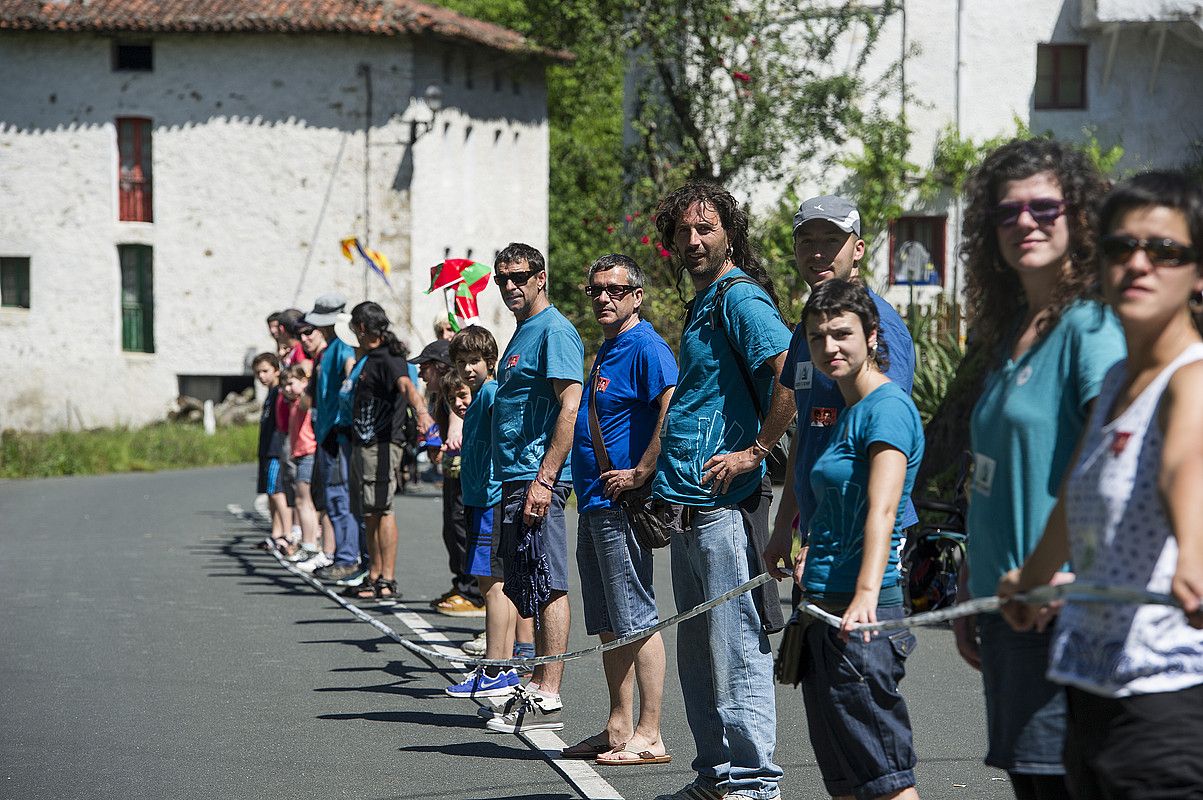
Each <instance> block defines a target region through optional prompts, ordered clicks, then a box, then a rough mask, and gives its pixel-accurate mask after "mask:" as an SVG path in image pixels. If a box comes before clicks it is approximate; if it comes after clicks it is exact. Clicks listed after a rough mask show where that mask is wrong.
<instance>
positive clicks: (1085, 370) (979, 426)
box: [968, 300, 1126, 597]
mask: <svg viewBox="0 0 1203 800" xmlns="http://www.w3.org/2000/svg"><path fill="white" fill-rule="evenodd" d="M1012 346H1013V340H1011V341H1008V343H1007V348H1008V351H1009V350H1010V349H1011V347H1012ZM1125 353H1126V347H1125V345H1124V336H1123V331H1122V330H1121V329H1120V326H1119V322H1118V321H1116V319H1115V316H1114V315H1113V314H1112V313H1111V311H1110V310H1109V309H1107V308H1104V307H1103V306H1102V305H1100V304H1098V303H1095V302H1092V301H1086V300H1079V301H1077V302H1075V303H1074V304H1072V305H1071V306H1069V307H1068V308H1066V309H1065V311H1064V313H1063V314H1062V315H1061V319H1060V320H1058V321H1057V324H1056V325H1055V326H1054V327H1053V329H1052V330H1050V331H1049V332H1048V333H1047V334H1046V335H1045V336H1044V337H1043V338H1042V339H1040V340H1039V341H1038V342H1037V343H1036V344H1035V345H1034V346H1033V347H1032V348H1031V349H1029V350H1028V351H1027V352H1026V353H1024V354H1023V355H1022V356H1021V357H1020V358H1019V360H1018V361H1012V360H1011V359H1010V358H1008V359H1007V360H1006V362H1005V363H1003V365H1002V366H1001V367H1000V368H999V369H997V370H995V371H994V372H992V373H991V374H990V375H988V376H987V377H986V382H985V386H984V388H983V390H982V395H981V397H980V398H979V399H978V401H977V405H975V406H974V407H973V415H972V417H971V418H970V423H969V433H970V446H971V447H972V448H973V482H972V484H971V486H970V493H969V519H968V527H969V547H968V554H969V591H970V593H971V594H972V595H973V596H974V597H989V596H991V595H993V594H994V590H995V589H996V588H997V586H998V579H999V578H1000V577H1002V575H1003V573H1005V572H1007V570H1010V569H1014V568H1015V567H1019V566H1022V565H1023V561H1024V559H1025V558H1027V556H1028V554H1029V553H1031V552H1032V550H1033V549H1035V547H1036V544H1037V543H1038V542H1039V541H1040V537H1041V536H1042V535H1043V534H1044V525H1045V523H1046V522H1048V518H1049V515H1050V514H1052V511H1053V506H1054V505H1056V502H1057V494H1058V492H1059V491H1060V490H1061V480H1062V478H1063V477H1064V475H1065V471H1066V469H1068V467H1069V459H1070V457H1071V456H1072V455H1073V451H1074V448H1076V447H1077V444H1078V438H1079V436H1080V435H1081V433H1082V428H1083V426H1084V425H1085V424H1086V420H1087V413H1086V410H1087V406H1088V405H1089V404H1090V402H1091V401H1092V400H1094V398H1095V397H1096V396H1097V395H1098V393H1099V387H1100V386H1101V385H1102V383H1103V376H1104V375H1106V374H1107V370H1108V369H1110V368H1111V365H1112V364H1114V363H1115V362H1116V361H1119V360H1120V359H1121V358H1123V357H1124V355H1125Z"/></svg>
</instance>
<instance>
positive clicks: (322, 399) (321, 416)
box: [313, 339, 355, 444]
mask: <svg viewBox="0 0 1203 800" xmlns="http://www.w3.org/2000/svg"><path fill="white" fill-rule="evenodd" d="M348 358H351V359H354V358H355V348H353V347H351V345H349V344H347V343H346V342H344V341H343V340H342V339H335V340H334V341H333V342H331V343H330V344H328V345H327V346H326V349H325V350H323V351H322V359H321V362H320V363H318V365H317V389H316V390H315V392H314V398H313V435H314V437H315V438H316V439H317V441H318V444H321V443H322V442H323V441H325V439H326V436H327V435H329V433H330V431H332V430H334V429H335V428H340V427H347V426H349V425H350V424H351V415H350V411H349V410H348V412H347V415H346V416H345V417H343V416H342V415H341V414H340V413H339V408H338V393H339V390H340V389H342V385H343V363H344V362H346V360H347V359H348Z"/></svg>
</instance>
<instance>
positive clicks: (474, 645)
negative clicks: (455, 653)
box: [459, 631, 485, 658]
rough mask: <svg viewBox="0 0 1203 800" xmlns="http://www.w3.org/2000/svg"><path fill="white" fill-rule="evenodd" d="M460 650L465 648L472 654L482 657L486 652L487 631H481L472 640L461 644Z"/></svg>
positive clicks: (466, 651) (465, 650)
mask: <svg viewBox="0 0 1203 800" xmlns="http://www.w3.org/2000/svg"><path fill="white" fill-rule="evenodd" d="M459 649H460V650H463V651H464V652H465V653H467V654H468V655H470V656H476V657H477V658H480V657H481V656H483V655H484V654H485V632H484V631H481V632H480V633H478V634H476V638H475V639H472V640H471V641H467V642H464V643H463V644H462V645H460V648H459Z"/></svg>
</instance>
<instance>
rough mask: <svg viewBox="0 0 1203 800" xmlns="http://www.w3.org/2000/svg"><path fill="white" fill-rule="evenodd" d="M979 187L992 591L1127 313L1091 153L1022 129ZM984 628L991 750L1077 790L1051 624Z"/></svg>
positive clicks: (972, 227)
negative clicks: (1112, 296)
mask: <svg viewBox="0 0 1203 800" xmlns="http://www.w3.org/2000/svg"><path fill="white" fill-rule="evenodd" d="M966 191H967V193H968V196H969V197H968V199H969V205H968V208H967V210H966V214H965V234H964V236H965V241H964V251H965V266H966V272H967V285H968V295H969V309H970V314H971V316H970V328H969V335H970V337H971V338H972V339H974V340H975V344H976V346H977V347H978V348H979V353H981V354H982V355H983V356H984V358H985V359H986V366H985V370H986V373H985V378H984V382H983V388H982V392H981V395H980V396H979V397H978V399H977V403H976V405H974V407H973V413H972V415H971V417H970V446H971V449H972V451H973V459H974V466H973V469H974V471H973V480H972V484H971V487H970V502H969V515H968V532H969V549H968V561H967V566H966V568H965V570H964V571H963V572H962V579H963V584H964V583H966V582H967V585H968V592H965V593H962V596H968V595H970V594H971V595H973V596H977V597H988V596H990V595H991V594H993V593H994V590H995V587H996V585H997V584H998V579H999V578H1000V577H1001V576H1002V575H1003V573H1005V572H1006V571H1007V570H1009V569H1012V568H1013V567H1016V566H1018V565H1019V564H1021V563H1023V560H1024V558H1026V557H1027V555H1028V554H1029V553H1030V552H1031V551H1032V549H1033V548H1034V547H1035V546H1036V542H1037V541H1038V539H1039V537H1040V534H1041V532H1042V531H1043V530H1044V525H1045V522H1046V521H1047V520H1048V517H1049V514H1050V513H1051V512H1052V509H1053V505H1054V503H1055V502H1056V495H1057V489H1058V487H1059V486H1060V485H1061V480H1062V477H1063V476H1064V474H1065V471H1066V469H1067V468H1068V466H1069V459H1070V455H1071V454H1072V452H1073V448H1074V445H1075V444H1076V443H1077V441H1078V437H1079V435H1080V434H1081V432H1082V427H1083V425H1084V424H1085V422H1086V419H1087V417H1088V416H1089V413H1090V407H1091V404H1092V403H1093V402H1094V399H1095V396H1096V395H1098V393H1099V386H1100V384H1101V383H1102V379H1103V375H1104V374H1105V373H1106V371H1107V369H1108V368H1110V366H1111V365H1112V364H1114V363H1115V362H1116V361H1117V360H1119V359H1120V358H1122V357H1123V354H1124V343H1123V336H1122V334H1121V332H1120V329H1119V325H1118V324H1117V322H1116V320H1115V318H1114V316H1113V315H1112V314H1111V313H1110V312H1109V311H1107V310H1106V309H1104V307H1103V306H1102V304H1101V303H1100V302H1099V301H1098V300H1097V299H1095V298H1096V296H1097V287H1098V280H1097V274H1098V273H1097V268H1096V261H1095V253H1096V251H1095V240H1094V236H1095V234H1094V229H1095V220H1096V210H1097V207H1098V200H1099V199H1100V198H1101V197H1102V194H1103V182H1102V179H1101V178H1100V176H1099V174H1098V171H1097V170H1096V169H1095V168H1094V166H1093V165H1092V164H1091V163H1090V162H1089V161H1088V160H1087V159H1086V157H1085V156H1084V155H1082V154H1081V153H1080V152H1078V151H1077V150H1075V149H1074V148H1072V147H1070V146H1069V145H1065V144H1062V143H1060V142H1056V141H1053V140H1050V139H1030V140H1015V141H1012V142H1009V143H1007V144H1005V145H1003V146H1002V147H1000V148H998V149H997V150H995V151H994V152H993V153H991V154H990V155H989V156H987V157H986V159H985V161H984V162H983V163H982V165H981V167H979V168H978V170H977V171H976V172H975V173H974V175H973V176H972V178H971V179H970V181H969V182H968V184H967V187H966ZM966 573H967V574H966ZM1070 579H1072V576H1071V575H1069V574H1068V573H1062V574H1060V575H1059V576H1057V577H1056V578H1055V580H1058V581H1060V580H1070ZM976 628H977V629H976V631H975V630H974V621H973V620H972V619H971V618H965V619H963V620H959V621H958V622H957V624H956V625H955V626H954V630H955V631H956V639H957V649H958V650H959V651H960V653H961V656H962V657H963V658H964V659H965V661H966V662H968V663H969V664H970V666H973V667H975V668H977V669H980V670H981V673H982V683H983V687H984V690H985V696H986V721H987V731H988V735H989V750H988V752H987V754H986V763H987V764H989V765H990V766H993V767H998V768H1000V769H1005V770H1007V772H1009V773H1010V774H1011V783H1012V788H1013V789H1014V791H1015V794H1016V796H1017V797H1019V798H1040V799H1041V800H1043V799H1044V798H1058V797H1067V796H1068V795H1067V793H1066V789H1065V782H1064V777H1063V775H1064V767H1063V766H1062V763H1061V750H1062V745H1063V742H1064V738H1065V696H1064V693H1063V692H1062V691H1061V689H1060V687H1057V686H1054V685H1053V684H1052V683H1050V682H1049V681H1048V680H1046V679H1045V677H1044V673H1045V669H1046V667H1047V665H1048V647H1049V641H1050V634H1049V633H1048V632H1047V631H1045V630H1044V624H1042V625H1041V626H1040V630H1037V631H1031V632H1023V633H1016V632H1015V631H1012V630H1011V629H1010V628H1009V627H1007V625H1006V623H1005V622H1004V621H1003V620H1002V619H1000V618H999V617H997V616H992V615H987V616H984V617H982V618H980V619H979V620H977V625H976ZM975 634H976V635H975ZM979 637H980V638H979Z"/></svg>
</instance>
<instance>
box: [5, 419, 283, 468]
mask: <svg viewBox="0 0 1203 800" xmlns="http://www.w3.org/2000/svg"><path fill="white" fill-rule="evenodd" d="M258 446H259V427H258V426H257V425H242V426H236V427H227V428H218V429H217V433H216V434H214V435H213V436H206V435H205V432H204V430H203V429H202V428H201V427H200V426H199V425H187V424H181V423H169V422H165V423H159V424H155V425H149V426H147V427H145V428H137V429H130V428H100V429H97V430H91V431H58V432H56V433H18V432H15V431H5V432H4V433H3V434H0V478H49V477H54V476H57V475H99V474H102V473H106V472H153V471H155V470H160V469H183V468H187V467H208V466H216V465H219V464H241V463H244V462H247V461H254V460H255V459H256V458H257V457H258Z"/></svg>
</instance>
